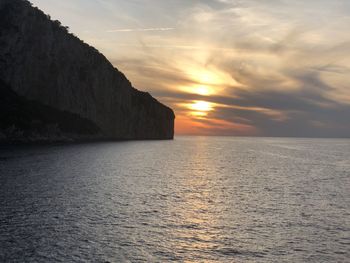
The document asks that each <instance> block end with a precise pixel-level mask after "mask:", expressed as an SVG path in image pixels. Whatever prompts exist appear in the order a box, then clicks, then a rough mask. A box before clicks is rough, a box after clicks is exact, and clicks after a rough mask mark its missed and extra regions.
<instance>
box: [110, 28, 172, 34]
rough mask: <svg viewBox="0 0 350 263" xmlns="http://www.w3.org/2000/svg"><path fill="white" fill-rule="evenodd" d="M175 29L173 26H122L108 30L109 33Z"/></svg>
mask: <svg viewBox="0 0 350 263" xmlns="http://www.w3.org/2000/svg"><path fill="white" fill-rule="evenodd" d="M170 30H175V28H172V27H155V28H122V29H111V30H107V32H108V33H116V32H147V31H170Z"/></svg>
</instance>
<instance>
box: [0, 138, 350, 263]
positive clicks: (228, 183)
mask: <svg viewBox="0 0 350 263" xmlns="http://www.w3.org/2000/svg"><path fill="white" fill-rule="evenodd" d="M0 262H103V263H105V262H308V263H310V262H317V263H319V262H350V140H347V139H301V138H300V139H296V138H249V137H248V138H246V137H186V136H184V137H181V136H178V137H176V138H175V140H173V141H126V142H94V143H81V144H66V145H46V146H44V145H42V146H1V147H0Z"/></svg>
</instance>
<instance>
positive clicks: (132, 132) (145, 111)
mask: <svg viewBox="0 0 350 263" xmlns="http://www.w3.org/2000/svg"><path fill="white" fill-rule="evenodd" d="M0 80H2V81H3V82H4V83H5V84H6V85H7V86H9V87H10V88H11V89H12V90H13V91H14V92H16V93H17V94H18V95H19V96H21V97H24V98H26V99H28V100H30V101H36V102H39V103H42V104H44V105H47V106H50V107H52V108H55V109H57V110H59V111H64V112H70V113H73V114H76V115H78V116H80V117H82V118H83V119H86V120H90V121H92V122H93V123H95V124H96V125H97V126H98V127H99V128H100V130H101V132H102V133H103V135H104V136H105V137H108V138H113V139H172V138H173V135H174V118H175V116H174V113H173V111H172V110H171V109H170V108H168V107H166V106H164V105H163V104H161V103H159V102H158V101H157V100H156V99H154V98H153V97H152V96H151V95H149V94H148V93H145V92H141V91H138V90H136V89H135V88H133V87H132V85H131V83H130V82H129V81H128V79H127V78H126V77H125V76H124V74H123V73H121V72H120V71H118V70H117V69H116V68H114V67H113V66H112V65H111V63H110V62H109V61H108V60H107V59H106V58H105V57H104V56H103V55H102V54H101V53H99V52H98V51H97V50H96V49H95V48H93V47H91V46H89V45H87V44H85V43H83V42H82V41H81V40H80V39H78V38H77V37H75V36H74V35H72V34H70V33H68V31H67V29H66V27H63V26H62V25H61V24H60V22H58V21H51V20H50V18H49V16H47V15H45V14H44V13H43V12H42V11H40V10H39V9H37V8H34V7H32V5H31V4H30V3H29V2H28V1H26V0H0Z"/></svg>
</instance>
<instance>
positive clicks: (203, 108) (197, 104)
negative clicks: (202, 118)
mask: <svg viewBox="0 0 350 263" xmlns="http://www.w3.org/2000/svg"><path fill="white" fill-rule="evenodd" d="M190 109H191V110H194V111H199V112H208V111H211V110H213V105H212V104H211V103H210V102H207V101H202V100H200V101H194V102H193V103H192V104H190Z"/></svg>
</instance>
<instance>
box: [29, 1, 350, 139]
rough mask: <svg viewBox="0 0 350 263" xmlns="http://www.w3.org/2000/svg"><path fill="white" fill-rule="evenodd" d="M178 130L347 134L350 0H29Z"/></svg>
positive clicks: (349, 118) (349, 130)
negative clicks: (161, 107)
mask: <svg viewBox="0 0 350 263" xmlns="http://www.w3.org/2000/svg"><path fill="white" fill-rule="evenodd" d="M31 2H32V3H33V4H34V5H35V6H37V7H39V8H40V9H42V10H43V11H44V12H45V13H48V14H50V15H51V17H52V18H53V19H58V20H60V21H61V22H62V23H63V24H64V25H67V26H69V28H70V32H72V33H74V34H75V35H77V36H78V37H79V38H81V39H82V40H84V41H85V42H87V43H88V44H90V45H92V46H94V47H96V48H97V49H98V50H99V51H101V52H102V53H103V54H104V55H105V56H106V57H107V58H108V59H109V60H110V61H111V62H112V64H113V65H114V66H115V67H116V68H118V69H119V70H121V71H122V72H124V73H125V74H126V76H127V77H128V79H129V80H130V81H131V82H132V84H133V86H134V87H135V88H137V89H139V90H143V91H148V92H150V93H151V94H152V95H153V96H154V97H156V98H157V99H158V100H159V101H161V102H162V103H164V104H166V105H168V106H170V107H171V108H173V109H174V111H175V114H176V124H175V126H176V128H175V132H176V134H195V135H235V136H292V137H295V136H297V137H350V34H349V26H350V1H348V0H308V1H304V0H293V1H290V0H201V1H200V0H60V1H57V0H32V1H31Z"/></svg>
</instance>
